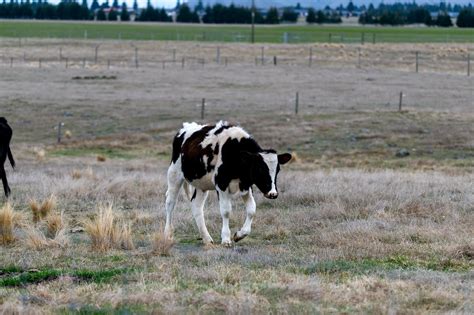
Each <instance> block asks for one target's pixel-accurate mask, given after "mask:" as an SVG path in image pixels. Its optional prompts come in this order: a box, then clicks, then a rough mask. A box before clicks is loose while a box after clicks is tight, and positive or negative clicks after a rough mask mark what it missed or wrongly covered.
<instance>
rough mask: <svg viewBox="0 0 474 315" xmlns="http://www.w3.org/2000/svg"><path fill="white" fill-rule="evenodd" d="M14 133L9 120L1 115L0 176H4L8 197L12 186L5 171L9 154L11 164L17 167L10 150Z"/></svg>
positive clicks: (3, 181)
mask: <svg viewBox="0 0 474 315" xmlns="http://www.w3.org/2000/svg"><path fill="white" fill-rule="evenodd" d="M12 135H13V131H12V128H10V126H9V125H8V122H7V120H6V119H5V118H4V117H0V177H1V178H2V183H3V189H4V190H5V196H7V197H8V196H9V195H10V187H9V186H8V181H7V174H6V173H5V161H6V160H7V156H8V159H9V160H10V164H11V165H12V167H13V168H15V160H14V159H13V155H12V151H11V150H10V140H11V139H12Z"/></svg>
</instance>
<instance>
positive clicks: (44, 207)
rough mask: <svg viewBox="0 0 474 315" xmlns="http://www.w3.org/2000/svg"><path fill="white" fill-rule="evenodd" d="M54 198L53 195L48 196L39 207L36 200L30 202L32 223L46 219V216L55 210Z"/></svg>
mask: <svg viewBox="0 0 474 315" xmlns="http://www.w3.org/2000/svg"><path fill="white" fill-rule="evenodd" d="M56 204H57V202H56V197H55V196H54V195H51V196H49V198H48V199H45V200H43V202H42V203H41V205H40V204H39V202H38V201H37V200H36V199H31V200H30V209H31V212H32V213H33V222H34V223H38V222H39V221H41V220H43V219H45V218H46V217H48V215H49V214H50V213H51V212H52V211H53V210H54V209H56Z"/></svg>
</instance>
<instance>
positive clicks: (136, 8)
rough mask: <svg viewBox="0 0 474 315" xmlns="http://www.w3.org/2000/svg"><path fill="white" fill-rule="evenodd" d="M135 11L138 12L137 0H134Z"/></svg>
mask: <svg viewBox="0 0 474 315" xmlns="http://www.w3.org/2000/svg"><path fill="white" fill-rule="evenodd" d="M133 11H135V13H137V12H138V2H137V0H133Z"/></svg>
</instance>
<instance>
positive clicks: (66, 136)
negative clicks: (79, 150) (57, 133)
mask: <svg viewBox="0 0 474 315" xmlns="http://www.w3.org/2000/svg"><path fill="white" fill-rule="evenodd" d="M71 137H72V132H71V130H66V131H65V132H64V138H66V139H71Z"/></svg>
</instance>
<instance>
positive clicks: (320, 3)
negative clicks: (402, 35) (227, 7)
mask: <svg viewBox="0 0 474 315" xmlns="http://www.w3.org/2000/svg"><path fill="white" fill-rule="evenodd" d="M59 1H60V0H49V3H58V2H59ZM81 1H82V0H79V2H81ZM98 1H99V3H102V2H104V1H105V0H98ZM123 1H124V0H119V2H120V3H122V2H123ZM184 1H189V2H190V3H191V4H193V5H194V3H197V2H198V0H184ZM262 1H264V3H271V4H273V3H275V5H277V6H280V5H281V4H286V5H291V4H296V3H298V2H299V3H301V5H303V6H312V7H314V8H317V9H318V8H323V7H325V6H326V5H329V6H331V7H337V6H339V5H340V4H343V5H347V3H349V0H336V1H330V0H274V1H273V0H262ZM412 1H413V0H393V1H392V0H384V1H383V2H384V3H393V2H412ZM87 2H88V3H89V5H90V4H91V3H92V0H87ZM112 2H113V0H109V3H110V4H112ZM125 2H127V5H128V6H131V5H132V4H133V0H125ZM181 2H183V0H181ZM202 2H203V3H204V4H205V5H206V4H207V3H211V4H212V3H215V2H221V3H231V2H234V3H235V4H240V5H244V6H250V4H251V0H222V1H219V0H202ZM258 2H259V0H255V3H256V5H257V7H258ZM353 2H354V4H356V5H362V4H369V3H373V4H378V3H380V2H381V1H380V0H373V1H372V0H353ZM416 2H417V3H420V4H421V3H428V4H438V3H439V2H440V1H439V0H421V1H416ZM446 2H449V3H451V4H456V3H459V4H468V3H473V4H474V0H452V1H449V0H448V1H446ZM146 3H147V0H138V5H139V6H140V7H145V6H146ZM151 3H152V5H153V6H154V7H158V8H161V7H163V6H164V7H165V8H170V7H174V6H175V5H176V0H151Z"/></svg>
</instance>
